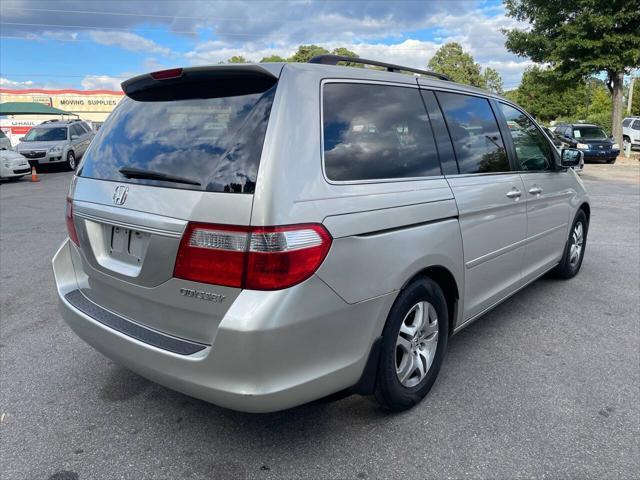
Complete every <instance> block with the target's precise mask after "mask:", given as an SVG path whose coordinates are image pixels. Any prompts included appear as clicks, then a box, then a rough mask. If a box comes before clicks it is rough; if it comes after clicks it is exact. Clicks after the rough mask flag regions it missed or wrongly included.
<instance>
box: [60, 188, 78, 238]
mask: <svg viewBox="0 0 640 480" xmlns="http://www.w3.org/2000/svg"><path fill="white" fill-rule="evenodd" d="M64 217H65V221H66V223H67V233H68V234H69V239H70V240H71V241H72V242H73V243H75V244H76V245H80V241H79V240H78V232H76V226H75V224H74V223H73V199H71V198H69V197H67V207H66V210H65V215H64Z"/></svg>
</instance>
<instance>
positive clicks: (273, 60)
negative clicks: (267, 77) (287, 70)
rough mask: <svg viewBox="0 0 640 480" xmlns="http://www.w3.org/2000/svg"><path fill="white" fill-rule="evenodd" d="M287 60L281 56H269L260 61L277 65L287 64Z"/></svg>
mask: <svg viewBox="0 0 640 480" xmlns="http://www.w3.org/2000/svg"><path fill="white" fill-rule="evenodd" d="M286 61H287V59H286V58H282V57H281V56H280V55H269V56H268V57H264V58H263V59H262V60H260V63H277V62H286Z"/></svg>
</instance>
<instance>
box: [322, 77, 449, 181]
mask: <svg viewBox="0 0 640 480" xmlns="http://www.w3.org/2000/svg"><path fill="white" fill-rule="evenodd" d="M322 107H323V108H322V110H323V146H324V168H325V174H326V176H327V178H328V179H329V180H332V181H366V180H384V179H402V178H415V177H427V176H433V175H441V173H442V172H441V169H440V162H439V160H438V152H437V150H436V146H435V142H434V138H433V133H432V131H431V126H430V124H429V118H428V116H427V112H426V110H425V108H424V104H423V103H422V98H421V96H420V91H419V90H418V89H417V88H409V87H396V86H389V85H373V84H361V83H327V84H325V85H324V87H323V104H322Z"/></svg>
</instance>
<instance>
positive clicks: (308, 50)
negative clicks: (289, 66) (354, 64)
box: [288, 45, 329, 63]
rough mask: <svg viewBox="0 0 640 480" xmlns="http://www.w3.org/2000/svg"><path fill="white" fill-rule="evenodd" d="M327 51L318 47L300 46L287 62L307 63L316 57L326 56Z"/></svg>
mask: <svg viewBox="0 0 640 480" xmlns="http://www.w3.org/2000/svg"><path fill="white" fill-rule="evenodd" d="M327 53H329V50H327V49H326V48H323V47H319V46H318V45H300V46H299V47H298V50H297V51H296V53H294V54H293V55H292V56H291V57H289V59H288V61H289V62H299V63H307V62H308V61H309V60H311V59H312V58H313V57H315V56H316V55H326V54H327Z"/></svg>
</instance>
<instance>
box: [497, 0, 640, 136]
mask: <svg viewBox="0 0 640 480" xmlns="http://www.w3.org/2000/svg"><path fill="white" fill-rule="evenodd" d="M505 6H506V10H507V15H509V16H511V17H513V18H515V19H517V20H520V21H525V22H528V23H529V24H530V27H529V28H527V29H526V30H519V29H512V30H507V31H505V34H506V36H507V41H506V46H507V49H509V50H510V51H511V52H513V53H516V54H518V55H521V56H526V57H529V58H531V60H533V61H534V62H537V63H548V64H549V65H550V66H552V67H553V71H554V72H555V73H556V74H557V75H558V76H559V78H563V79H566V80H574V81H575V80H578V79H582V78H586V77H588V76H590V75H594V74H598V73H600V72H606V74H607V80H606V86H607V88H608V90H609V93H610V95H611V97H612V103H613V105H612V107H613V108H612V115H611V125H612V128H611V130H612V132H613V136H614V137H615V138H616V141H617V142H618V143H621V141H622V125H621V123H622V122H621V120H622V92H623V80H624V74H625V73H628V72H629V71H630V70H631V69H632V68H637V67H638V66H640V28H638V25H640V8H638V0H566V1H564V2H549V1H548V0H505Z"/></svg>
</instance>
